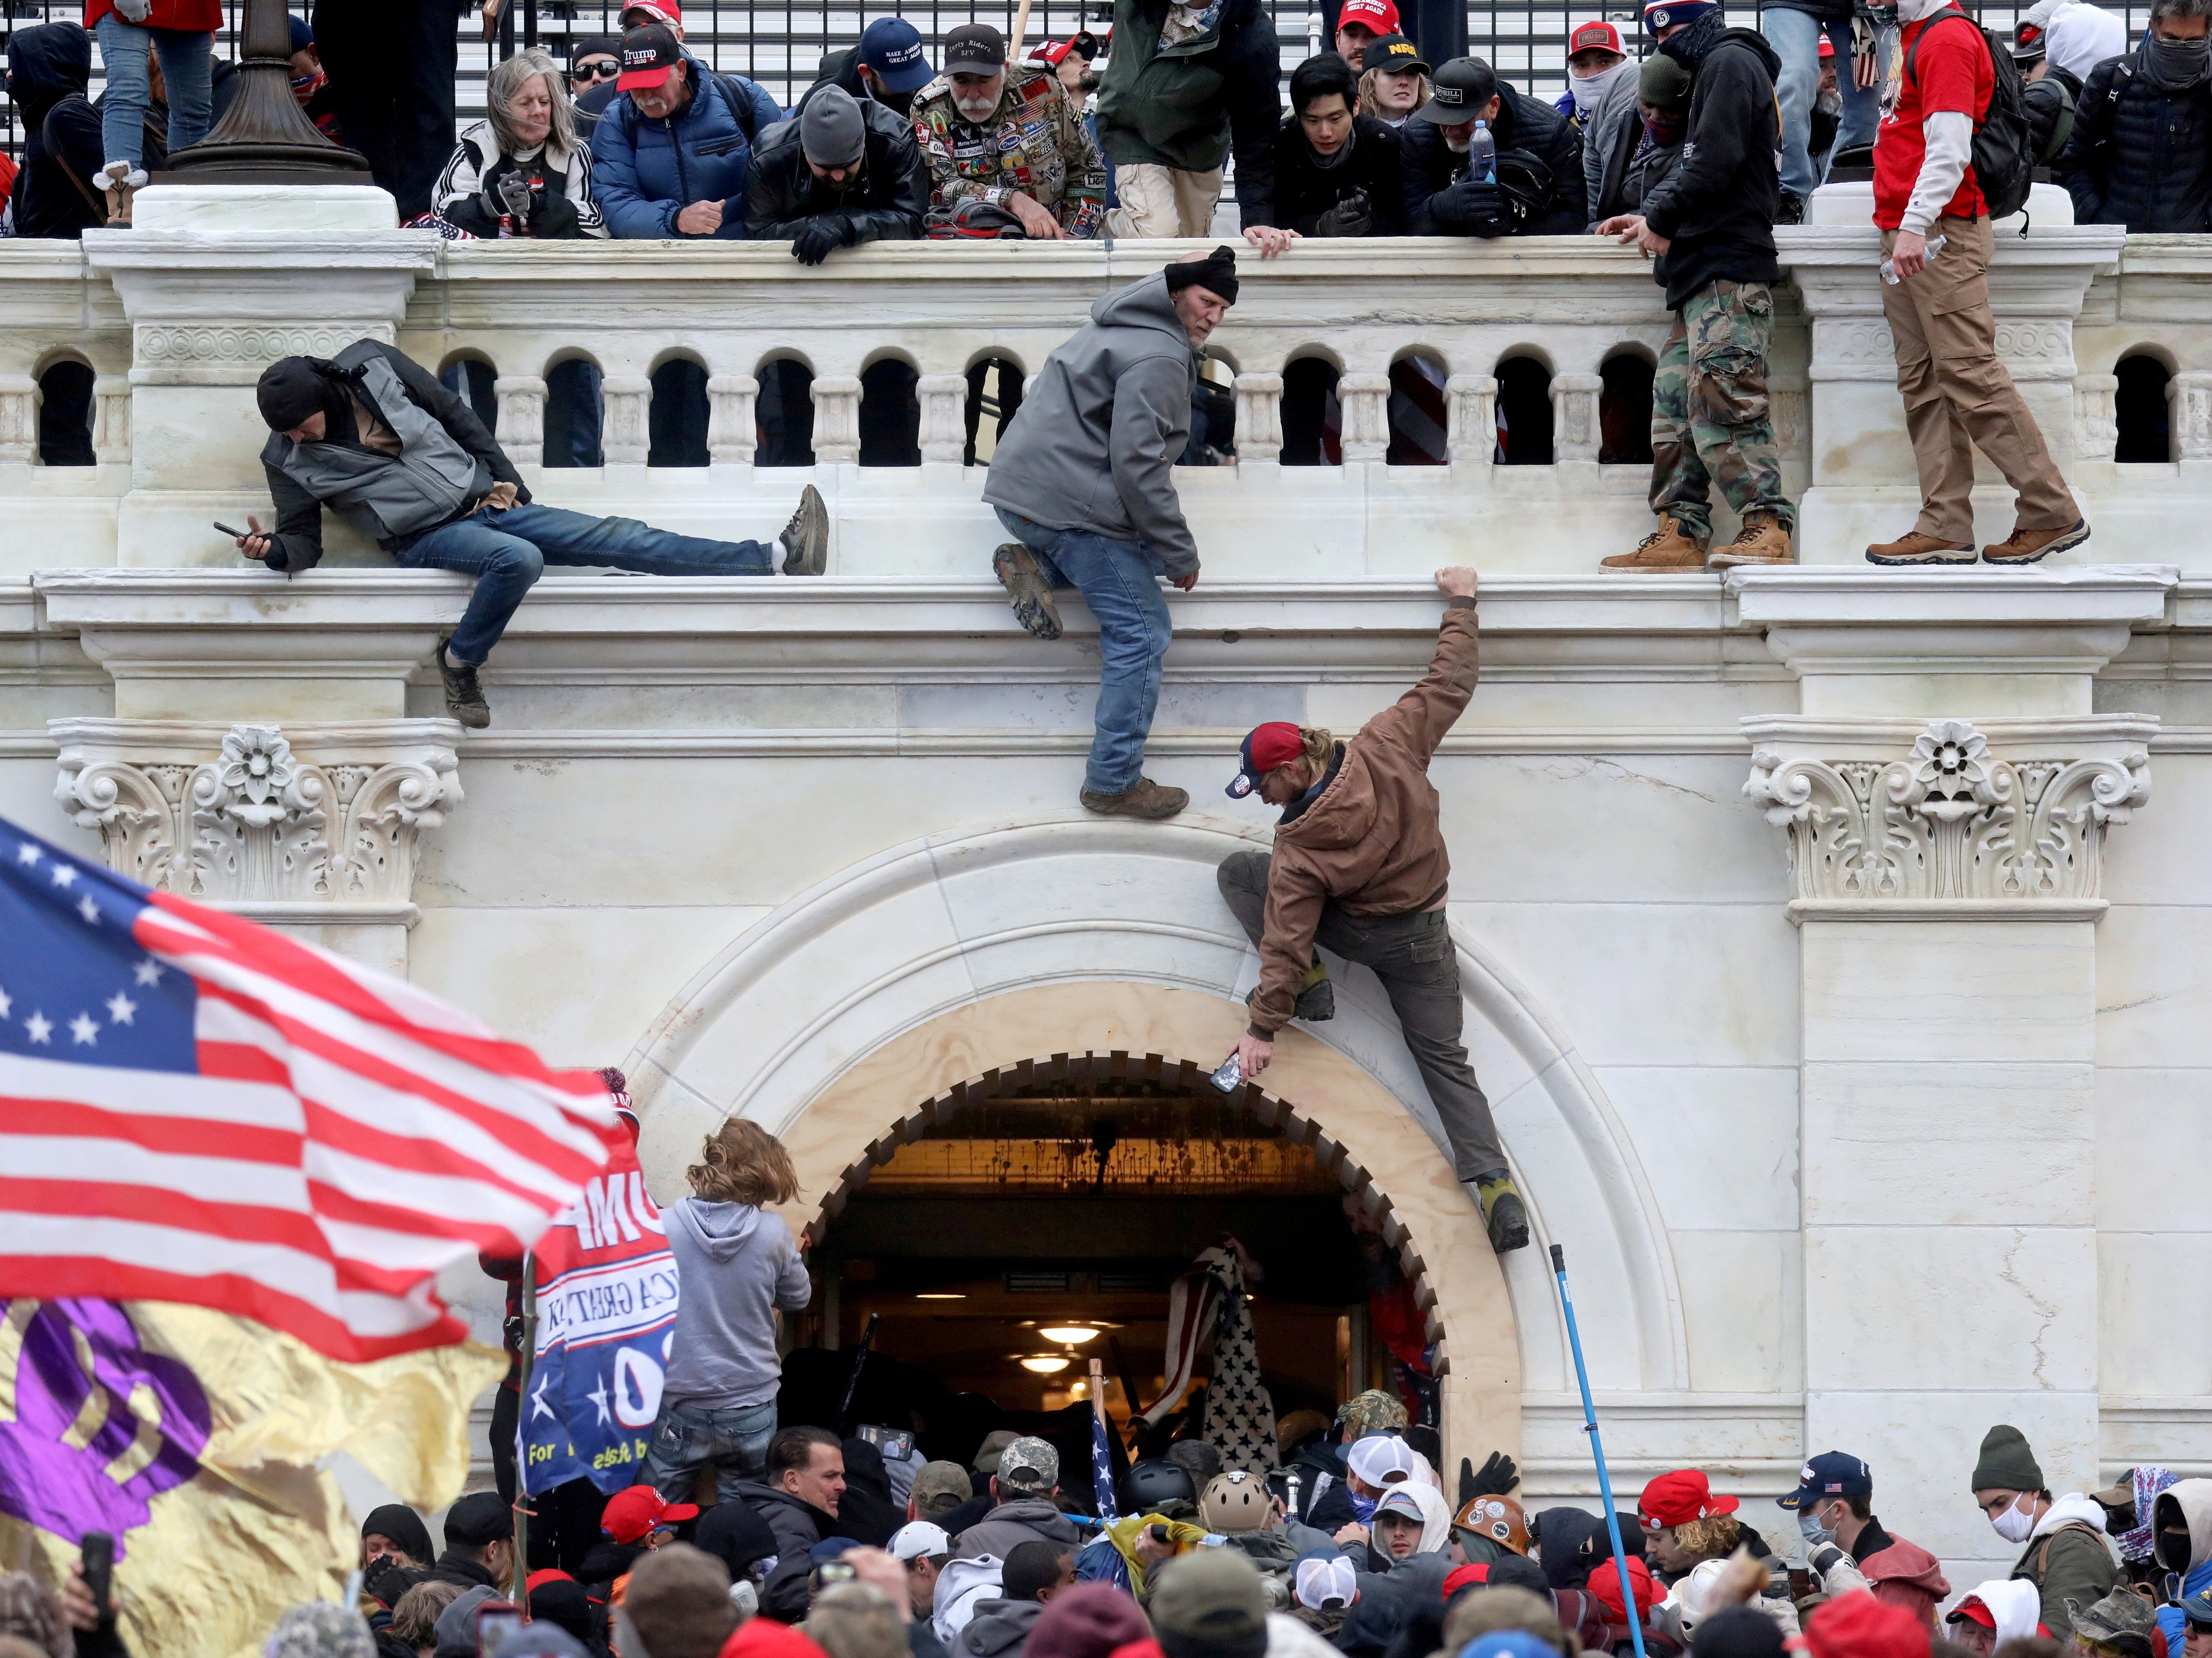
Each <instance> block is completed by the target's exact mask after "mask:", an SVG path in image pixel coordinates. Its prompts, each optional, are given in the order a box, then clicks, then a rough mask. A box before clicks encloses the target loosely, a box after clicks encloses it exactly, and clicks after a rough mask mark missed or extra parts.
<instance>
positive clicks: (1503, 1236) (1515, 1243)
mask: <svg viewBox="0 0 2212 1658" xmlns="http://www.w3.org/2000/svg"><path fill="white" fill-rule="evenodd" d="M1474 1192H1475V1195H1476V1196H1477V1197H1479V1198H1480V1199H1482V1224H1484V1225H1485V1226H1486V1227H1487V1228H1488V1229H1489V1231H1490V1247H1491V1248H1492V1249H1494V1250H1496V1251H1497V1252H1498V1254H1501V1255H1503V1254H1509V1253H1510V1252H1511V1251H1513V1250H1515V1249H1525V1248H1528V1205H1526V1204H1524V1203H1522V1201H1521V1193H1520V1192H1519V1190H1518V1189H1517V1188H1516V1187H1515V1186H1514V1184H1513V1176H1512V1175H1511V1174H1510V1173H1509V1172H1508V1171H1507V1170H1505V1169H1499V1170H1498V1172H1497V1173H1496V1174H1494V1175H1478V1176H1477V1177H1476V1179H1475V1182H1474Z"/></svg>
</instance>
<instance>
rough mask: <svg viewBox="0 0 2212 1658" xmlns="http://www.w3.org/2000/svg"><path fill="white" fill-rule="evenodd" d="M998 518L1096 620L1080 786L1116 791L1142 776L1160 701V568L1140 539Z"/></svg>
mask: <svg viewBox="0 0 2212 1658" xmlns="http://www.w3.org/2000/svg"><path fill="white" fill-rule="evenodd" d="M994 510H995V511H996V512H997V513H998V514H999V522H1000V523H1001V524H1003V525H1006V528H1007V530H1008V531H1011V532H1012V534H1013V536H1014V537H1016V538H1017V539H1018V540H1019V541H1020V542H1021V544H1022V545H1023V546H1024V547H1026V548H1028V549H1029V550H1030V551H1031V552H1033V553H1035V554H1036V556H1037V562H1038V563H1039V564H1041V565H1042V566H1043V567H1044V574H1045V579H1046V580H1048V581H1050V582H1051V583H1052V585H1053V586H1055V587H1079V588H1080V589H1081V590H1082V592H1083V599H1084V602H1085V604H1088V605H1090V606H1091V615H1093V616H1097V618H1098V656H1099V668H1098V711H1097V715H1096V716H1095V726H1096V731H1095V734H1094V735H1093V736H1092V738H1091V763H1090V765H1089V767H1088V768H1086V769H1085V772H1084V775H1083V786H1084V787H1085V788H1086V789H1088V790H1090V791H1091V793H1093V794H1121V793H1125V792H1126V791H1127V790H1129V789H1131V788H1133V787H1135V786H1136V783H1137V780H1138V779H1139V777H1141V776H1142V775H1143V774H1144V769H1145V738H1146V737H1148V736H1150V735H1151V734H1152V714H1153V712H1154V711H1155V710H1156V709H1157V708H1158V707H1159V705H1160V663H1161V662H1162V660H1164V659H1165V657H1166V656H1167V653H1168V641H1169V640H1170V637H1171V636H1172V634H1173V631H1174V629H1173V626H1172V624H1171V623H1170V622H1169V620H1168V600H1167V595H1166V594H1165V593H1164V592H1161V591H1160V581H1159V579H1160V577H1161V576H1162V575H1163V574H1165V572H1166V568H1167V567H1166V566H1165V565H1164V564H1162V563H1161V562H1160V557H1159V555H1158V553H1155V552H1154V551H1153V550H1152V549H1151V548H1149V547H1147V546H1146V545H1145V544H1144V543H1143V542H1141V541H1113V540H1109V538H1108V537H1104V536H1102V535H1094V534H1092V533H1091V531H1088V530H1048V529H1047V528H1046V527H1045V526H1044V525H1042V524H1033V523H1031V522H1030V520H1029V519H1025V518H1024V517H1023V516H1022V515H1021V514H1020V513H1011V512H1008V511H1007V510H1006V508H1005V507H998V508H995V509H994Z"/></svg>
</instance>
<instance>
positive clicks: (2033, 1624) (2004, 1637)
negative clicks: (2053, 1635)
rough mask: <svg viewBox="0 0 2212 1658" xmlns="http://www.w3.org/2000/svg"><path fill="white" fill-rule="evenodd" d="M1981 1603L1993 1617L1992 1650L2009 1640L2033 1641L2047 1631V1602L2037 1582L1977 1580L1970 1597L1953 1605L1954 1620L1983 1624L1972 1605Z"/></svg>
mask: <svg viewBox="0 0 2212 1658" xmlns="http://www.w3.org/2000/svg"><path fill="white" fill-rule="evenodd" d="M1974 1606H1981V1607H1983V1608H1984V1610H1986V1611H1987V1612H1988V1613H1989V1615H1990V1620H1991V1621H1990V1628H1991V1629H1992V1630H1993V1631H1995V1636H1994V1642H1993V1644H1992V1645H1991V1647H1990V1650H1991V1651H1992V1652H1994V1651H1996V1649H1997V1648H1998V1647H2001V1646H2002V1645H2003V1644H2004V1643H2006V1642H2008V1641H2027V1640H2033V1638H2034V1637H2037V1636H2039V1635H2042V1634H2044V1633H2045V1630H2044V1627H2043V1602H2042V1600H2040V1599H2039V1597H2038V1596H2037V1594H2036V1593H2035V1585H2034V1584H2033V1583H2027V1582H2021V1580H2020V1579H2018V1578H2016V1577H2015V1578H1992V1579H1990V1582H1986V1583H1977V1584H1975V1585H1974V1587H1973V1588H1972V1591H1971V1592H1970V1593H1968V1594H1967V1595H1966V1599H1965V1600H1961V1601H1960V1602H1959V1604H1958V1605H1957V1606H1954V1608H1952V1611H1951V1618H1952V1619H1953V1620H1954V1621H1955V1620H1957V1619H1960V1618H1961V1617H1964V1618H1968V1619H1973V1621H1974V1622H1976V1623H1979V1622H1980V1621H1981V1619H1978V1618H1974V1615H1973V1611H1972V1608H1973V1607H1974Z"/></svg>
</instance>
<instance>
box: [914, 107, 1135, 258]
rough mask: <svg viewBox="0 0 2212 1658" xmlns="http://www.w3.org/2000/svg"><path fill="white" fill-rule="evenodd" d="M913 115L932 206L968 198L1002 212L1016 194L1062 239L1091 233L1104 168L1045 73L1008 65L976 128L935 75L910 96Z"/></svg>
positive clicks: (1102, 201)
mask: <svg viewBox="0 0 2212 1658" xmlns="http://www.w3.org/2000/svg"><path fill="white" fill-rule="evenodd" d="M913 113H914V135H915V139H916V140H917V141H918V142H919V143H921V153H922V155H923V156H924V157H925V158H926V159H927V161H928V162H929V175H930V185H931V191H932V197H933V199H932V202H931V205H932V206H933V207H939V208H949V207H951V206H953V205H955V204H956V203H960V202H963V201H968V200H970V199H975V200H980V201H985V202H988V203H991V205H992V206H994V207H1006V205H1007V197H1009V196H1011V195H1012V193H1013V192H1014V191H1025V192H1027V193H1028V194H1029V195H1030V196H1032V197H1035V198H1036V201H1037V202H1038V203H1040V204H1041V205H1042V206H1044V207H1047V208H1049V209H1050V210H1052V213H1053V216H1054V217H1055V218H1057V219H1058V220H1059V221H1060V228H1061V229H1062V230H1064V231H1066V233H1067V234H1069V235H1071V236H1091V235H1095V234H1097V230H1098V224H1099V221H1100V220H1101V219H1103V218H1104V217H1105V215H1106V163H1105V161H1104V160H1103V158H1102V157H1101V156H1100V155H1099V153H1098V146H1097V143H1095V142H1094V141H1093V140H1092V138H1091V130H1090V129H1089V128H1088V127H1086V126H1085V125H1084V124H1083V117H1082V116H1081V115H1080V114H1079V113H1078V112H1077V111H1076V108H1075V106H1074V105H1073V103H1071V102H1070V101H1069V100H1068V96H1067V93H1066V89H1065V88H1062V87H1061V86H1060V82H1059V81H1058V80H1057V79H1056V78H1055V77H1054V75H1053V72H1052V71H1051V70H1048V69H1044V68H1042V67H1040V66H1038V65H1036V64H1012V65H1010V66H1009V67H1008V69H1007V70H1006V90H1005V91H1004V92H1002V93H1001V94H1000V96H999V107H998V109H997V111H996V112H994V114H993V115H992V116H991V118H990V119H989V120H987V121H985V122H983V123H982V124H981V125H976V124H975V123H972V122H970V121H969V120H968V119H967V118H965V117H963V115H962V114H961V113H960V112H959V110H958V109H957V107H956V106H954V104H953V102H952V82H951V78H950V77H949V76H942V75H940V76H938V77H937V79H935V80H934V81H932V82H930V83H929V84H928V85H927V86H926V87H924V88H922V89H921V91H920V92H919V93H917V94H915V100H914V111H913Z"/></svg>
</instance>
